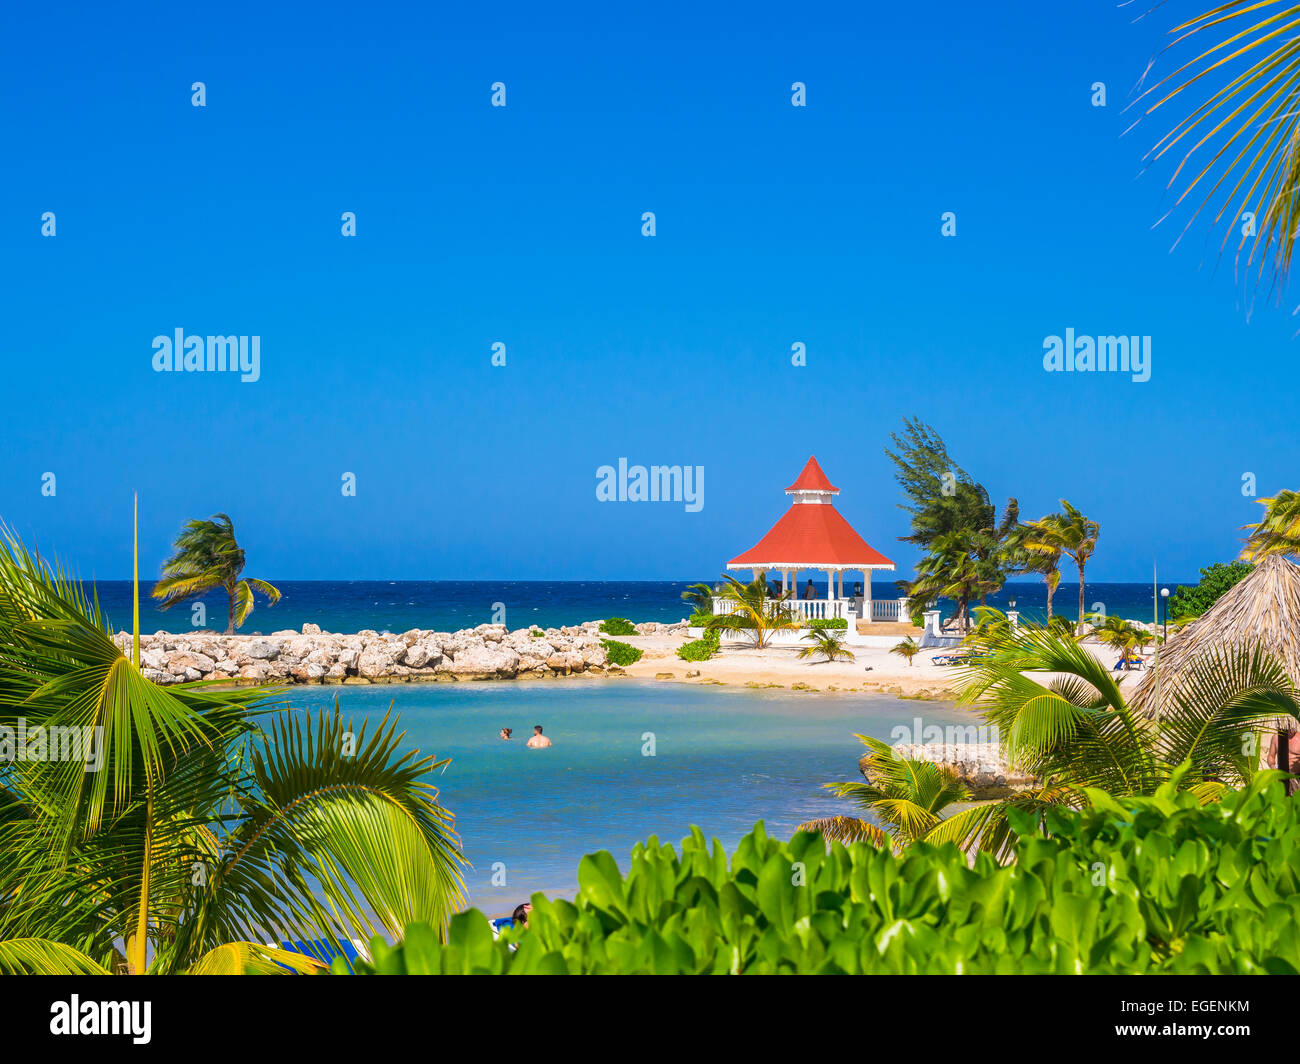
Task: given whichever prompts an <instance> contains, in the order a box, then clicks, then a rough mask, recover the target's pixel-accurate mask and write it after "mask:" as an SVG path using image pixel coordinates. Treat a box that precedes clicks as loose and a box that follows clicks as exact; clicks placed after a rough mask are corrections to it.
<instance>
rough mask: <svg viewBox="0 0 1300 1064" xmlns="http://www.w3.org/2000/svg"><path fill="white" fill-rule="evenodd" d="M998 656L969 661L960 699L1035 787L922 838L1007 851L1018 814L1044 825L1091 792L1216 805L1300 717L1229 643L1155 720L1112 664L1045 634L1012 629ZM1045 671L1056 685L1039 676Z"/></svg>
mask: <svg viewBox="0 0 1300 1064" xmlns="http://www.w3.org/2000/svg"><path fill="white" fill-rule="evenodd" d="M992 649H993V651H994V652H993V653H990V654H988V655H985V656H984V657H982V658H981V659H980V660H978V661H975V662H973V663H972V664H971V665H970V667H969V668H970V673H969V675H970V680H969V681H968V682H967V684H966V686H965V687H964V689H963V690H962V692H961V695H960V697H959V702H960V703H962V704H967V705H975V706H978V707H979V708H980V709H981V710H982V711H983V713H984V717H985V719H986V720H987V721H988V723H989V724H990V725H993V726H995V727H996V728H997V730H998V734H999V735H1000V736H1001V737H1002V741H1003V745H1004V752H1005V755H1006V757H1007V759H1008V761H1009V762H1010V763H1011V764H1013V765H1017V766H1019V767H1020V768H1022V769H1023V770H1024V771H1026V772H1028V773H1030V774H1031V775H1033V776H1034V777H1035V778H1037V779H1038V780H1039V781H1040V784H1039V786H1038V787H1037V788H1034V789H1032V790H1028V791H1024V792H1021V793H1020V794H1017V795H1014V796H1012V797H1010V798H1007V799H1005V800H1003V801H1000V802H994V803H990V804H987V805H982V806H976V807H973V808H971V809H968V810H964V811H962V812H960V813H957V814H955V815H954V816H952V817H950V818H948V819H946V820H944V821H943V822H942V823H940V824H938V825H937V826H936V827H935V828H934V829H933V830H931V831H930V832H928V833H927V835H926V836H925V838H926V841H927V842H934V843H942V842H956V843H958V844H959V845H962V846H968V845H972V844H978V845H979V847H980V848H981V849H985V850H988V851H990V852H994V853H998V854H1005V853H1008V852H1009V847H1010V813H1011V811H1012V810H1017V809H1018V810H1021V811H1023V812H1025V813H1028V814H1031V815H1032V816H1034V817H1036V818H1038V820H1039V821H1040V823H1041V822H1042V818H1043V816H1044V815H1045V813H1046V811H1047V810H1048V809H1049V808H1050V807H1053V806H1059V805H1068V806H1074V807H1081V806H1082V805H1084V804H1086V802H1087V796H1086V793H1085V791H1086V789H1088V788H1095V789H1096V790H1098V791H1102V792H1105V793H1106V794H1109V795H1111V796H1114V797H1120V796H1126V795H1150V794H1153V793H1154V792H1155V790H1156V788H1157V787H1159V786H1161V785H1162V784H1169V785H1172V786H1173V787H1174V789H1175V790H1186V791H1190V792H1192V793H1193V794H1195V795H1197V796H1198V797H1199V798H1200V799H1201V800H1202V801H1214V800H1216V799H1217V798H1218V797H1220V796H1221V795H1222V794H1223V793H1224V792H1225V791H1226V790H1228V789H1229V788H1231V787H1234V786H1242V785H1245V784H1247V783H1249V782H1250V781H1252V780H1253V779H1255V778H1256V776H1257V775H1258V773H1259V755H1258V751H1259V750H1260V749H1262V747H1263V744H1264V743H1265V742H1266V741H1267V738H1268V736H1269V735H1270V734H1272V733H1273V732H1275V731H1276V730H1277V725H1276V721H1277V718H1278V717H1280V716H1281V717H1294V718H1296V719H1297V720H1300V700H1298V699H1297V693H1296V691H1295V690H1294V688H1293V687H1292V684H1291V681H1290V680H1289V679H1288V677H1287V675H1286V672H1285V670H1284V669H1283V668H1282V666H1281V665H1280V664H1278V663H1277V662H1276V661H1275V660H1274V659H1272V658H1271V657H1269V656H1268V655H1267V654H1265V653H1264V652H1263V651H1261V650H1259V649H1254V650H1250V649H1246V648H1241V647H1235V646H1234V647H1230V648H1228V649H1225V650H1222V651H1219V652H1217V653H1211V654H1208V655H1207V656H1205V657H1204V658H1203V659H1201V660H1200V661H1198V662H1197V663H1196V664H1195V665H1194V666H1189V669H1190V672H1189V679H1188V681H1187V682H1186V683H1185V684H1184V685H1180V687H1179V690H1178V691H1177V692H1176V693H1175V694H1174V695H1173V696H1171V698H1170V699H1169V700H1168V702H1167V704H1166V705H1165V707H1164V710H1165V712H1164V716H1163V717H1162V718H1161V719H1159V720H1152V719H1150V718H1148V717H1146V716H1143V715H1140V714H1138V713H1137V712H1135V711H1134V710H1133V709H1132V708H1131V707H1130V706H1129V705H1128V703H1127V702H1126V701H1125V698H1124V695H1123V693H1122V692H1121V690H1120V687H1119V684H1118V683H1117V682H1116V680H1115V678H1114V676H1113V674H1112V673H1111V671H1110V670H1109V669H1107V668H1106V667H1105V666H1104V665H1103V664H1102V663H1101V662H1099V661H1097V659H1096V658H1094V657H1093V656H1092V655H1091V654H1089V653H1088V652H1087V650H1085V649H1084V648H1082V647H1080V646H1079V644H1078V643H1077V642H1075V641H1074V640H1071V639H1068V638H1063V637H1061V636H1060V635H1058V634H1056V633H1055V632H1052V631H1051V630H1050V629H1047V628H1021V629H1019V630H1014V631H1013V632H1012V633H1011V634H1009V635H1008V636H1007V637H1006V638H1004V639H1003V640H1002V641H1000V642H999V643H998V644H997V645H996V646H995V647H993V648H992ZM1044 673H1048V674H1053V675H1054V676H1055V677H1056V678H1055V679H1052V680H1051V681H1050V682H1047V683H1041V682H1039V681H1038V680H1037V679H1034V678H1032V677H1034V676H1037V675H1040V674H1044ZM1248 739H1250V741H1247V740H1248Z"/></svg>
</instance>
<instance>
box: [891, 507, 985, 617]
mask: <svg viewBox="0 0 1300 1064" xmlns="http://www.w3.org/2000/svg"><path fill="white" fill-rule="evenodd" d="M978 540H979V533H978V531H970V530H959V531H956V532H945V533H944V534H943V535H941V536H939V537H938V538H936V539H935V540H934V542H933V543H932V544H931V546H930V553H929V554H927V555H926V556H925V557H924V558H922V559H921V560H920V561H919V562H918V563H917V566H916V579H915V580H912V581H910V582H908V583H907V584H906V591H907V597H908V599H909V600H910V601H912V602H933V601H934V600H935V599H938V598H940V597H944V598H950V599H954V600H956V602H957V617H956V620H957V621H958V622H959V623H960V624H961V625H962V627H963V628H964V629H966V630H969V629H970V604H971V603H972V602H973V601H975V600H977V599H980V598H983V597H984V596H985V595H987V594H989V593H990V592H993V591H996V590H997V589H998V588H999V587H1001V579H1000V578H999V577H997V576H996V575H995V574H994V573H993V572H992V571H991V567H990V565H989V564H988V563H987V562H984V561H982V560H981V558H980V557H979V553H978V547H979V543H978Z"/></svg>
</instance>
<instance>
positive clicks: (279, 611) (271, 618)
mask: <svg viewBox="0 0 1300 1064" xmlns="http://www.w3.org/2000/svg"><path fill="white" fill-rule="evenodd" d="M271 582H272V583H273V584H275V585H276V586H277V587H279V589H280V592H281V596H282V597H281V599H280V601H279V603H278V604H277V605H275V606H274V607H268V606H267V605H266V603H265V601H264V600H263V599H262V598H261V596H258V598H257V605H256V608H255V609H254V611H253V613H252V615H251V616H250V617H249V618H248V620H247V621H246V622H245V623H244V626H243V628H241V629H240V631H241V632H244V633H247V634H252V633H258V632H261V633H267V632H273V631H277V630H280V629H286V628H301V627H302V626H303V625H304V624H306V623H309V622H310V623H312V624H318V625H320V626H321V628H323V629H324V630H325V631H328V632H358V631H361V630H362V629H367V628H369V629H374V630H375V631H378V632H384V631H388V632H405V631H407V630H409V629H411V628H429V629H433V630H435V631H455V630H456V629H458V628H472V627H474V626H475V625H479V624H489V623H495V622H500V623H504V624H505V625H507V626H508V627H510V628H512V629H513V628H525V627H528V626H529V625H534V624H535V625H539V626H541V627H542V628H551V627H558V626H560V625H565V624H580V623H581V622H583V621H590V620H596V619H598V618H605V617H627V618H630V619H631V620H633V621H678V620H681V619H683V618H684V617H686V616H687V615H688V614H689V612H690V611H689V608H688V607H687V606H686V604H685V603H684V602H683V601H682V598H681V594H682V592H683V591H684V590H686V588H687V587H689V586H690V584H692V583H695V582H696V581H691V580H682V581H677V582H668V581H564V582H558V581H532V580H527V581H518V580H515V581H509V580H503V581H499V582H498V581H491V580H475V581H457V580H437V581H402V580H394V581H390V580H343V581H324V580H311V581H294V580H286V581H283V582H281V581H276V580H273V581H271ZM700 582H709V583H711V582H712V581H711V580H709V579H708V578H705V579H704V580H702V581H700ZM152 586H153V585H152V584H151V583H142V584H141V603H140V628H141V631H144V632H156V631H171V632H175V631H182V630H184V629H188V628H210V629H214V630H216V631H223V630H224V629H225V627H226V597H225V593H224V592H215V593H212V594H209V595H208V596H206V597H205V598H204V599H202V600H200V601H202V603H203V609H204V612H205V614H206V616H197V615H196V613H195V611H194V608H193V607H194V603H185V604H183V605H180V606H175V607H173V608H172V609H170V610H167V611H165V612H164V611H162V610H159V609H157V607H156V603H155V600H154V599H152V598H150V597H149V595H148V592H149V589H150V588H151V587H152ZM846 586H847V585H846ZM1176 586H1177V585H1171V586H1170V590H1171V591H1172V590H1173V589H1174V587H1176ZM98 592H99V598H100V605H101V606H102V607H103V609H104V610H105V612H106V613H107V614H108V617H109V620H110V621H111V622H112V623H113V625H114V626H115V627H116V628H118V629H128V628H130V626H131V583H130V581H125V580H112V581H103V582H101V583H99V584H98ZM872 594H873V596H874V597H875V598H897V597H898V595H899V591H898V587H897V585H896V584H895V583H894V582H893V581H883V580H881V581H875V582H873V584H872ZM1078 596H1079V585H1078V584H1067V583H1064V582H1063V583H1062V584H1061V586H1060V587H1059V588H1058V589H1057V591H1056V595H1055V597H1054V598H1053V601H1052V606H1053V611H1054V612H1056V613H1062V614H1065V615H1067V616H1074V615H1076V614H1077V613H1078V608H1079V607H1078ZM1084 599H1085V605H1086V608H1087V609H1088V610H1092V609H1094V608H1095V606H1096V604H1098V603H1100V604H1101V606H1102V608H1104V609H1105V611H1106V613H1107V614H1112V615H1113V614H1119V615H1120V616H1123V617H1127V618H1130V619H1133V620H1140V621H1149V620H1151V616H1152V614H1151V602H1152V594H1151V585H1150V584H1133V583H1127V584H1103V583H1096V584H1094V583H1089V584H1088V585H1087V586H1086V588H1085V595H1084ZM1012 600H1014V601H1015V602H1016V608H1017V609H1019V610H1020V612H1021V615H1022V616H1023V617H1025V618H1027V619H1040V618H1041V617H1043V616H1044V615H1045V613H1046V603H1047V597H1046V591H1045V590H1044V587H1043V583H1042V581H1034V582H1018V583H1013V584H1008V585H1007V586H1006V587H1005V588H1004V589H1003V590H1002V591H1001V592H999V593H998V594H996V595H992V596H990V597H989V602H988V604H989V605H990V606H995V607H997V608H998V609H1002V610H1005V609H1007V608H1008V605H1009V603H1010V602H1011V601H1012ZM941 608H942V609H943V615H944V617H945V618H947V617H948V616H951V614H952V613H953V612H955V605H954V604H953V603H950V602H944V603H941Z"/></svg>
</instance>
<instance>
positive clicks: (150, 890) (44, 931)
mask: <svg viewBox="0 0 1300 1064" xmlns="http://www.w3.org/2000/svg"><path fill="white" fill-rule="evenodd" d="M3 538H4V543H3V545H2V546H0V725H3V726H5V727H6V728H15V729H16V726H17V724H18V721H19V720H20V719H22V720H24V721H25V723H26V725H27V728H28V730H29V732H30V730H31V729H32V728H34V727H37V726H39V727H40V728H42V729H44V730H45V731H46V732H49V731H50V729H53V728H75V729H86V730H85V731H84V732H80V731H79V732H78V733H77V734H81V735H83V736H84V737H85V741H86V742H87V743H88V744H90V745H87V746H86V747H85V752H87V753H88V752H89V751H90V749H91V748H92V746H93V748H94V749H96V750H97V751H98V758H99V759H102V760H101V763H100V764H99V765H97V766H96V767H97V769H98V770H97V771H88V770H87V767H86V764H85V763H84V761H85V759H84V758H83V759H81V760H77V759H69V760H66V761H56V760H27V759H24V760H20V761H15V762H13V763H12V764H11V765H10V766H9V767H8V768H7V769H6V770H5V771H4V773H3V774H0V944H2V947H3V948H0V972H24V971H46V972H50V971H62V972H86V971H94V972H107V971H110V970H119V969H125V970H128V971H130V972H134V973H144V972H151V973H153V972H157V973H175V972H185V971H189V972H218V971H279V970H282V969H281V968H279V967H278V965H287V966H288V967H290V968H292V969H294V970H299V971H304V970H319V969H320V967H321V965H320V964H319V963H318V962H317V961H314V960H313V959H312V958H310V957H305V956H302V955H298V954H293V953H288V952H285V951H283V950H280V949H278V948H275V947H267V946H264V945H263V944H262V943H264V942H265V941H267V940H268V939H269V938H271V937H274V938H275V939H276V940H277V941H282V940H285V939H306V940H325V941H326V942H328V943H330V944H331V945H332V946H333V947H334V948H335V949H337V948H338V944H339V942H341V941H343V940H346V939H349V938H353V937H369V936H370V935H373V934H376V933H380V932H385V933H387V934H388V935H389V936H390V937H392V938H396V937H397V936H400V934H401V933H402V929H403V927H404V926H405V925H406V924H407V923H408V922H410V921H412V920H423V919H430V920H432V923H433V926H435V927H437V928H442V929H445V928H446V926H447V924H448V922H449V920H450V917H451V914H452V913H454V912H455V911H457V909H458V908H459V907H460V906H461V905H462V903H463V900H464V884H463V876H462V871H461V869H462V867H463V864H464V862H463V860H462V858H461V854H460V848H459V843H458V840H457V837H456V833H455V831H454V828H453V825H452V817H451V814H450V813H448V812H447V810H446V809H444V808H443V807H442V806H441V805H439V803H438V801H437V790H436V788H434V787H433V786H432V785H431V784H429V783H428V782H426V778H427V775H428V773H429V772H431V771H432V770H434V769H436V768H438V767H440V766H442V765H445V764H446V762H445V761H435V760H434V759H433V758H431V757H420V756H419V753H418V752H405V753H403V752H401V751H400V750H399V746H398V744H399V742H400V740H401V735H400V734H399V733H398V732H397V725H396V721H395V720H390V719H389V718H388V717H385V718H384V720H383V722H382V723H380V725H379V726H378V728H377V729H374V731H373V734H368V733H367V731H368V730H367V727H366V726H365V725H362V726H361V727H360V728H357V727H354V726H353V724H352V722H351V721H345V720H344V718H343V716H342V714H341V713H340V711H339V709H338V707H337V705H336V707H335V709H334V711H333V712H332V713H324V712H317V713H315V714H312V713H303V712H296V713H289V712H276V711H275V710H276V707H275V706H274V705H273V703H272V702H271V701H270V697H271V693H270V692H269V691H268V690H266V689H263V688H233V687H214V686H211V685H207V684H204V683H201V682H200V683H193V684H177V685H173V686H169V687H160V686H157V685H155V684H154V683H152V682H151V681H149V680H147V679H146V678H145V677H144V675H143V674H142V673H141V671H140V667H139V662H138V650H137V651H136V655H137V657H136V660H130V659H128V658H126V657H125V656H124V655H123V653H122V652H121V650H119V648H118V644H117V642H116V641H115V639H114V637H113V634H112V631H111V629H110V628H109V626H108V624H107V622H106V620H105V618H104V617H103V615H102V614H101V612H100V610H99V605H98V601H97V599H96V598H95V597H94V596H93V594H88V593H87V592H86V591H85V589H84V588H83V586H82V585H81V584H80V583H79V582H78V581H76V580H74V579H72V578H71V577H69V576H68V575H66V574H65V573H64V572H63V571H62V570H61V569H59V568H58V567H56V566H52V565H50V564H47V563H46V562H45V561H44V560H42V559H41V558H39V557H38V556H34V555H32V554H29V553H28V552H27V551H26V549H25V548H23V546H22V544H21V543H19V542H18V541H17V540H16V539H15V538H13V537H12V536H10V535H9V534H8V533H4V537H3ZM137 647H138V642H137ZM65 734H70V733H65ZM345 740H349V741H345Z"/></svg>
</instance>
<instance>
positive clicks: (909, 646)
mask: <svg viewBox="0 0 1300 1064" xmlns="http://www.w3.org/2000/svg"><path fill="white" fill-rule="evenodd" d="M889 652H890V653H891V654H897V655H898V656H899V657H901V658H906V659H907V664H908V665H911V664H912V659H913V658H914V657H916V655H917V654H919V653H921V644H920V643H918V642H917V641H916V640H915V639H913V638H912V637H911V636H910V635H909V636H908V637H907V638H906V639H903V640H900V641H899V642H897V643H895V644H894V645H893V646H892V647H890V648H889Z"/></svg>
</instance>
